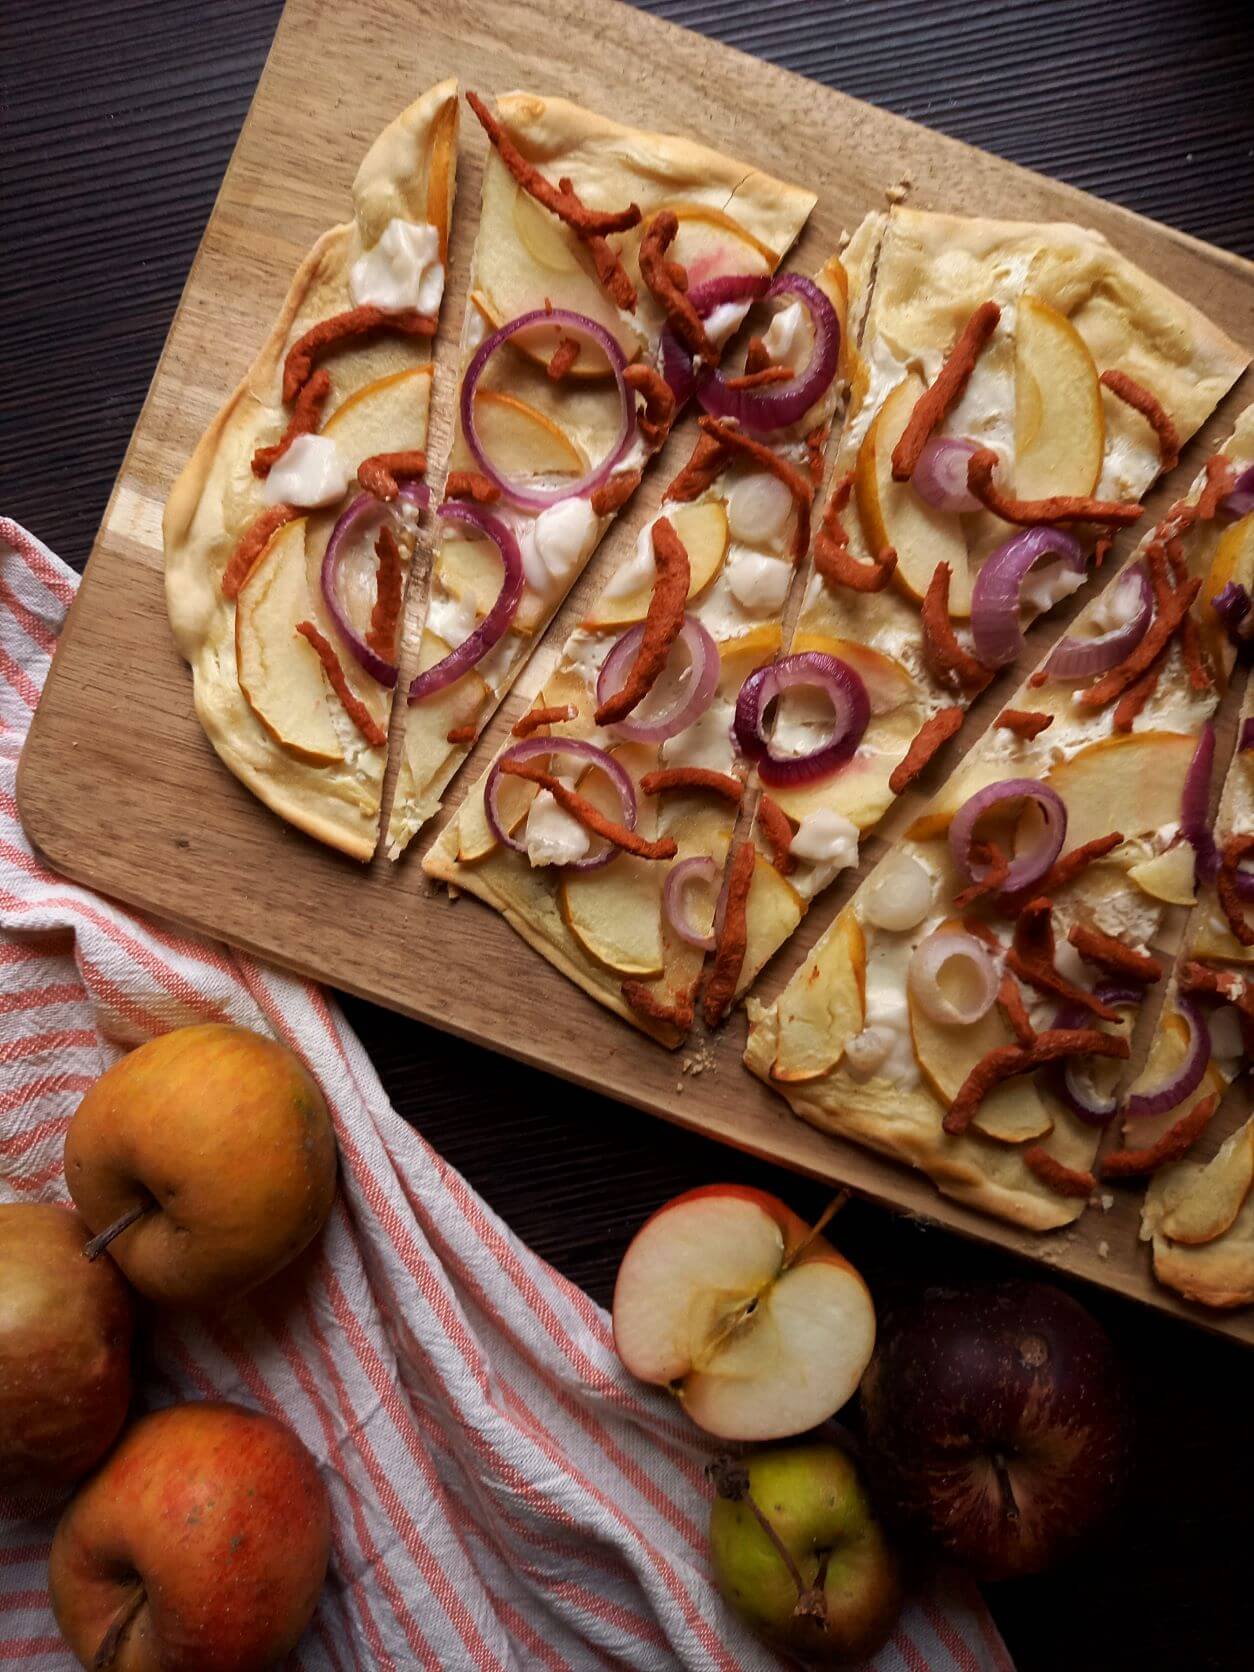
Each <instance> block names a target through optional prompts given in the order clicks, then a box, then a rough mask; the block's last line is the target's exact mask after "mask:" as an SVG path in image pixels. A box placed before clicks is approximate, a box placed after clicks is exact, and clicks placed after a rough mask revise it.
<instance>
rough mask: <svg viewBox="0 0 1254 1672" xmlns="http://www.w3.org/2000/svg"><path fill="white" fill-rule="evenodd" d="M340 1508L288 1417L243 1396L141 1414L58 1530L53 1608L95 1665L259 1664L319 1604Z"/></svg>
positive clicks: (233, 1667) (127, 1668)
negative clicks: (253, 1405) (236, 1401)
mask: <svg viewBox="0 0 1254 1672" xmlns="http://www.w3.org/2000/svg"><path fill="white" fill-rule="evenodd" d="M330 1542H331V1512H330V1506H329V1504H328V1502H327V1493H326V1488H325V1487H324V1486H323V1484H322V1480H321V1478H320V1476H319V1474H318V1468H317V1464H316V1463H315V1462H314V1459H313V1458H312V1457H311V1456H310V1454H309V1453H308V1451H306V1449H305V1447H304V1446H303V1445H302V1443H301V1441H300V1440H299V1439H298V1438H297V1436H296V1435H295V1434H294V1433H293V1432H292V1430H291V1429H290V1428H287V1427H285V1426H284V1424H283V1423H281V1422H276V1421H275V1420H274V1419H273V1418H272V1417H268V1416H263V1415H261V1414H260V1413H259V1412H257V1411H249V1410H245V1409H244V1407H243V1406H241V1405H227V1404H216V1403H211V1402H208V1401H206V1402H204V1403H191V1404H186V1405H171V1406H169V1407H168V1408H167V1409H166V1410H163V1411H155V1412H153V1413H152V1414H151V1415H150V1416H146V1417H144V1418H142V1419H141V1420H140V1421H139V1422H137V1423H136V1424H135V1426H134V1427H133V1428H131V1429H129V1430H128V1431H127V1433H126V1434H125V1435H124V1436H123V1438H122V1441H121V1443H120V1444H119V1446H118V1448H117V1450H116V1451H115V1452H114V1453H113V1455H112V1456H111V1457H110V1458H109V1459H108V1461H107V1462H106V1463H105V1464H104V1466H103V1467H102V1468H101V1469H100V1470H99V1471H98V1472H97V1473H96V1474H95V1475H94V1476H93V1477H92V1479H91V1480H89V1481H88V1482H87V1484H86V1485H85V1486H83V1487H82V1488H81V1490H80V1491H79V1492H78V1494H77V1496H76V1497H75V1498H74V1500H73V1502H72V1503H71V1504H70V1506H69V1508H68V1509H67V1510H66V1512H65V1514H64V1516H62V1518H61V1524H60V1526H59V1527H58V1528H57V1532H56V1537H55V1538H54V1539H53V1543H52V1557H51V1560H50V1562H49V1568H48V1583H49V1588H50V1590H51V1593H52V1607H53V1611H54V1612H55V1614H56V1617H57V1624H58V1625H59V1626H60V1628H61V1631H62V1632H63V1634H64V1636H65V1639H66V1641H67V1642H68V1644H69V1645H70V1648H71V1649H72V1650H73V1651H74V1653H75V1654H76V1655H77V1656H78V1659H79V1660H80V1661H81V1663H82V1664H83V1665H84V1666H89V1667H109V1668H114V1669H116V1672H169V1669H171V1668H174V1667H180V1668H185V1669H187V1672H191V1669H192V1668H196V1669H198V1672H261V1669H262V1668H263V1667H268V1666H273V1665H276V1664H277V1663H278V1662H279V1661H280V1660H282V1659H283V1657H284V1656H286V1655H288V1654H290V1653H291V1651H292V1649H294V1648H295V1646H296V1643H297V1641H298V1639H299V1638H300V1635H301V1633H302V1632H303V1631H304V1629H305V1627H306V1625H308V1623H309V1619H310V1616H311V1615H312V1614H313V1611H314V1608H315V1606H316V1605H317V1601H318V1593H319V1592H320V1591H321V1589H322V1581H323V1579H324V1577H325V1575H326V1567H327V1555H328V1552H329V1550H330Z"/></svg>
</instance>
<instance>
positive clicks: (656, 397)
mask: <svg viewBox="0 0 1254 1672" xmlns="http://www.w3.org/2000/svg"><path fill="white" fill-rule="evenodd" d="M623 382H624V383H625V384H626V385H627V387H628V388H629V389H634V390H635V391H636V393H637V394H638V395H639V396H641V397H642V399H643V400H644V411H643V412H642V413H641V414H640V415H639V417H638V418H637V420H636V422H637V425H638V426H639V429H640V433H641V435H642V436H643V437H644V439H645V441H646V442H647V443H648V446H649V448H650V450H651V451H653V452H655V453H656V452H657V450H658V448H659V447H660V446H661V445H662V443H663V442H664V441H665V440H666V438H667V436H668V435H669V434H670V433H671V425H672V424H673V423H674V421H675V394H674V391H673V390H672V389H671V386H670V384H669V383H668V382H667V381H666V379H665V378H664V377H663V376H662V374H661V372H658V371H654V369H653V367H652V366H646V365H645V364H644V363H643V362H642V361H640V360H636V361H633V362H632V364H631V365H630V366H628V367H627V368H626V370H625V371H624V372H623Z"/></svg>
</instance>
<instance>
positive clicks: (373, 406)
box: [322, 363, 431, 471]
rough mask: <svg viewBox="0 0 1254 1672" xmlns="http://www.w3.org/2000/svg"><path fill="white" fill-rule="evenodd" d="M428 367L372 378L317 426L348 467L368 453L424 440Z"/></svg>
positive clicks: (414, 445) (396, 450) (405, 448)
mask: <svg viewBox="0 0 1254 1672" xmlns="http://www.w3.org/2000/svg"><path fill="white" fill-rule="evenodd" d="M430 402H431V366H430V364H429V363H428V364H426V365H422V366H411V367H410V368H409V369H408V370H407V371H403V372H392V373H391V374H390V375H389V376H387V377H379V378H375V380H374V381H373V382H372V383H367V384H365V385H363V387H362V388H360V389H358V390H357V391H356V392H355V393H354V394H352V395H350V396H349V397H348V399H347V400H346V401H343V402H342V403H341V404H340V405H339V406H337V407H336V409H335V411H334V412H332V413H331V415H330V417H329V418H327V419H326V420H325V422H324V423H323V425H322V434H323V435H328V436H330V437H331V439H332V440H333V441H334V442H335V445H336V447H337V448H338V449H339V452H340V456H341V458H342V459H343V460H344V463H345V465H346V467H347V468H348V469H349V470H350V471H351V470H352V469H353V468H354V467H355V466H356V465H358V464H360V463H361V461H362V459H368V458H369V457H370V456H371V454H372V453H402V452H409V451H410V450H411V449H422V448H425V447H426V444H427V409H428V407H429V405H430Z"/></svg>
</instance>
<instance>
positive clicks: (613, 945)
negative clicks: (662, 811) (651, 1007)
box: [557, 744, 667, 981]
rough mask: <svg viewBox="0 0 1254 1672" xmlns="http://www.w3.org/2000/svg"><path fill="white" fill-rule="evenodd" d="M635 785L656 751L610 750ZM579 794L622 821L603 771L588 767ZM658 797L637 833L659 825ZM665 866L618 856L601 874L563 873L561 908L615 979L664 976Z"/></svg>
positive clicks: (645, 808) (643, 808) (646, 806)
mask: <svg viewBox="0 0 1254 1672" xmlns="http://www.w3.org/2000/svg"><path fill="white" fill-rule="evenodd" d="M611 752H612V754H613V755H614V757H615V759H617V760H618V761H619V763H620V764H621V765H622V766H624V767H626V769H627V771H628V772H629V773H630V774H631V776H632V778H633V780H634V781H636V782H638V781H639V778H640V775H641V774H642V773H644V772H647V771H649V769H650V768H651V767H652V766H655V765H656V764H657V751H656V749H644V748H641V747H639V746H633V745H630V744H627V745H623V746H621V747H619V748H617V749H614V750H612V751H611ZM579 793H580V794H581V795H583V796H586V797H587V798H588V800H589V801H590V802H591V803H592V804H593V806H594V807H596V808H598V810H599V811H601V812H603V813H605V814H606V815H607V816H608V817H609V818H612V819H618V818H621V817H622V805H621V803H620V801H619V799H618V796H617V794H616V792H615V790H614V788H613V786H612V785H611V784H610V782H609V780H608V778H607V777H606V776H605V774H604V773H603V772H600V771H598V770H597V769H596V768H595V767H590V768H589V769H588V770H587V771H586V772H584V773H583V774H582V776H581V777H580V779H579ZM656 808H657V801H656V797H651V796H646V797H644V798H643V800H642V802H641V805H640V812H639V816H638V819H637V824H636V828H637V830H638V831H639V832H640V834H641V835H642V836H647V837H652V836H653V835H654V834H655V826H656V822H657V812H656ZM666 872H667V866H666V865H665V864H664V863H662V862H660V861H658V860H651V859H637V858H636V857H635V856H634V855H632V854H627V853H620V854H619V855H618V857H617V858H616V859H612V860H611V861H610V863H609V864H608V865H607V866H605V867H604V869H603V870H599V871H571V870H566V871H563V872H562V875H561V879H560V881H559V882H558V885H557V898H558V907H559V909H560V911H561V914H562V919H563V921H564V922H565V924H566V927H567V928H568V929H569V930H570V932H571V934H572V935H573V936H574V937H575V939H576V940H577V941H578V942H579V944H580V946H581V947H582V948H583V950H584V951H585V952H586V953H587V954H588V956H589V957H590V958H591V959H593V960H594V962H596V963H598V964H600V965H601V966H602V967H603V968H604V969H607V970H609V971H610V972H611V973H612V974H614V975H620V976H630V977H634V978H636V979H637V980H641V981H652V980H655V979H656V978H657V977H658V976H660V975H661V974H662V971H663V957H662V885H663V884H664V882H665V880H666Z"/></svg>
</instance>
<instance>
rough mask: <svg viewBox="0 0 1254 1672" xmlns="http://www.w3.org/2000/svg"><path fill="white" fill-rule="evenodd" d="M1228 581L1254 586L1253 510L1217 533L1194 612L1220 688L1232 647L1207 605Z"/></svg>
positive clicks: (1225, 675)
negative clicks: (1212, 554)
mask: <svg viewBox="0 0 1254 1672" xmlns="http://www.w3.org/2000/svg"><path fill="white" fill-rule="evenodd" d="M1230 581H1235V582H1236V584H1237V585H1238V586H1243V587H1245V589H1246V590H1247V591H1249V589H1250V588H1251V587H1254V511H1251V512H1250V513H1249V515H1248V516H1244V517H1242V518H1241V520H1240V522H1234V523H1232V524H1231V525H1230V526H1229V527H1228V528H1226V529H1225V530H1224V531H1223V533H1222V534H1221V535H1220V537H1219V540H1218V542H1217V544H1216V546H1215V555H1214V557H1213V558H1212V559H1211V564H1210V568H1209V570H1208V571H1207V574H1206V579H1205V581H1204V582H1203V583H1202V592H1201V596H1200V597H1199V599H1198V602H1197V610H1196V611H1195V614H1196V616H1197V619H1198V621H1199V622H1200V623H1201V635H1202V643H1203V646H1204V648H1205V650H1206V653H1207V657H1208V659H1209V661H1210V665H1211V667H1212V668H1214V669H1215V670H1216V672H1217V673H1218V675H1219V677H1220V680H1221V684H1220V689H1221V690H1224V689H1226V688H1227V684H1228V679H1227V669H1228V667H1229V665H1230V663H1231V660H1232V647H1231V645H1230V644H1229V642H1228V635H1227V633H1226V632H1225V631H1224V625H1223V622H1222V621H1221V620H1220V619H1219V617H1218V616H1217V615H1216V614H1215V612H1214V610H1213V609H1212V608H1211V607H1210V606H1211V604H1212V603H1213V602H1214V600H1215V599H1216V598H1217V597H1218V596H1219V594H1220V593H1221V592H1222V591H1223V589H1224V587H1225V586H1227V585H1228V584H1229V582H1230Z"/></svg>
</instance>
